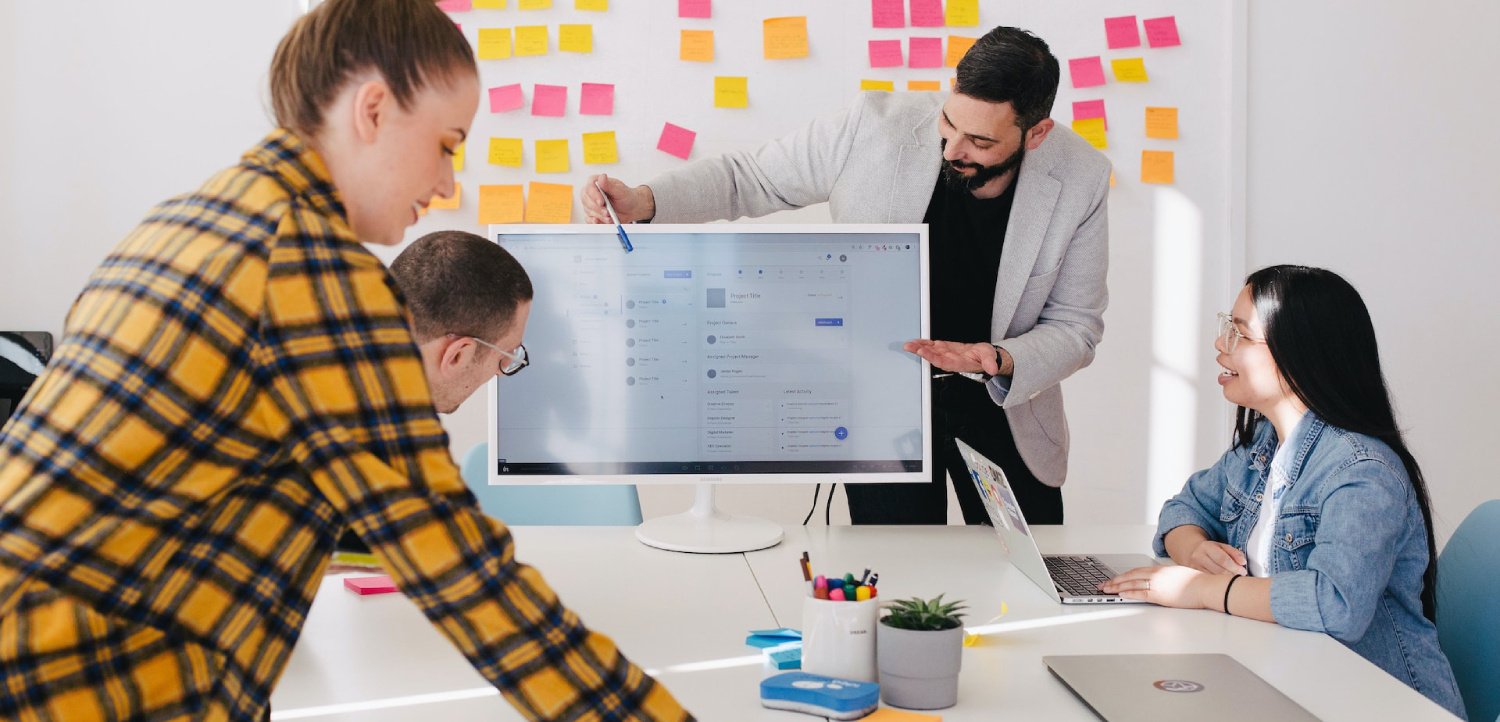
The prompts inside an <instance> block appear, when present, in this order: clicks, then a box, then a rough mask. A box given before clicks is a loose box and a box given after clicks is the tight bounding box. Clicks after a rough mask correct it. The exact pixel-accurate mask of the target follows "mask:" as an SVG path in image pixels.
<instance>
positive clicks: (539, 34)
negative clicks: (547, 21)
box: [516, 25, 548, 57]
mask: <svg viewBox="0 0 1500 722" xmlns="http://www.w3.org/2000/svg"><path fill="white" fill-rule="evenodd" d="M547 47H548V45H547V26H546V25H518V26H516V57H523V56H527V55H546V54H547Z"/></svg>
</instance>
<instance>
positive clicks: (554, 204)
mask: <svg viewBox="0 0 1500 722" xmlns="http://www.w3.org/2000/svg"><path fill="white" fill-rule="evenodd" d="M572 220H573V186H570V185H565V184H562V183H539V182H536V181H532V182H531V184H530V185H529V186H527V189H526V222H527V223H571V222H572Z"/></svg>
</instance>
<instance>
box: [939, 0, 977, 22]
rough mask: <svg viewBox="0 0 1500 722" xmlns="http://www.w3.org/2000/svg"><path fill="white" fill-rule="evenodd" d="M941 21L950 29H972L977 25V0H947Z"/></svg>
mask: <svg viewBox="0 0 1500 722" xmlns="http://www.w3.org/2000/svg"><path fill="white" fill-rule="evenodd" d="M943 19H944V20H945V21H946V22H947V23H948V25H949V26H950V27H968V28H972V27H974V26H976V25H978V24H979V0H948V8H947V10H946V11H945V12H944V13H943Z"/></svg>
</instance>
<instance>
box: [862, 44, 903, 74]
mask: <svg viewBox="0 0 1500 722" xmlns="http://www.w3.org/2000/svg"><path fill="white" fill-rule="evenodd" d="M902 57H903V56H902V54H901V41H900V40H871V41H870V67H872V68H899V67H901V62H902Z"/></svg>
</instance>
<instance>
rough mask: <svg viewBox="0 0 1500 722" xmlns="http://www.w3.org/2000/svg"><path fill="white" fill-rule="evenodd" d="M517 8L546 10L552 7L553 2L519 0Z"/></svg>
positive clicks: (548, 0)
mask: <svg viewBox="0 0 1500 722" xmlns="http://www.w3.org/2000/svg"><path fill="white" fill-rule="evenodd" d="M516 7H519V8H521V9H522V10H546V9H547V8H550V7H552V0H519V2H518V3H517V5H516Z"/></svg>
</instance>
